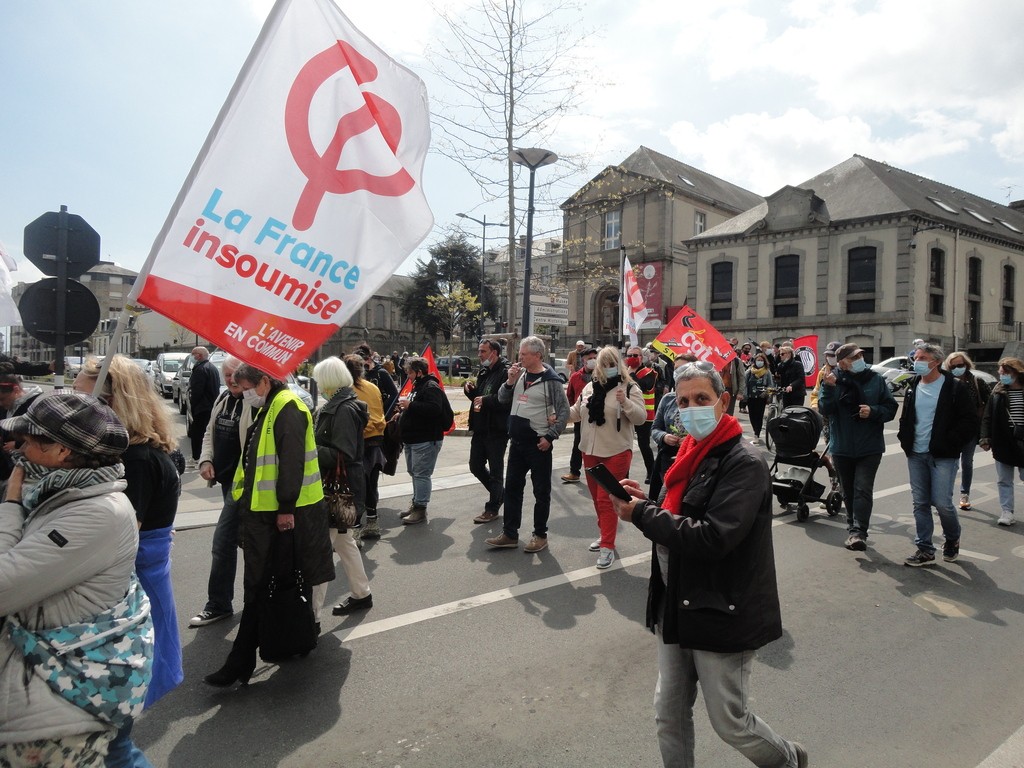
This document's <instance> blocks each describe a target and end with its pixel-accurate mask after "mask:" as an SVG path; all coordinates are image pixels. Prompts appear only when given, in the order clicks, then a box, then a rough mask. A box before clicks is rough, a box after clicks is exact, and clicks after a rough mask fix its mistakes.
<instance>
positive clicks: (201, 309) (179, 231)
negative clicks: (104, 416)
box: [129, 0, 433, 375]
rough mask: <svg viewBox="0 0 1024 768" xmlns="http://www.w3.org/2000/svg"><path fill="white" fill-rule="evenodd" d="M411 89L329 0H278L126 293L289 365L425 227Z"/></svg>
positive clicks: (411, 80)
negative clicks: (139, 273)
mask: <svg viewBox="0 0 1024 768" xmlns="http://www.w3.org/2000/svg"><path fill="white" fill-rule="evenodd" d="M429 143H430V118H429V111H428V107H427V95H426V89H425V87H424V85H423V83H422V81H421V80H420V79H419V78H418V77H417V76H416V75H415V74H413V73H412V72H411V71H409V70H407V69H405V68H404V67H402V66H401V65H399V64H398V63H396V62H395V61H394V60H392V59H391V58H389V57H388V56H387V54H385V53H384V52H383V51H382V50H380V48H378V47H377V46H376V45H375V44H374V43H373V42H372V41H370V40H369V39H368V38H366V37H365V36H364V35H363V34H362V33H361V32H359V30H358V29H356V28H355V27H354V26H353V25H352V23H351V22H350V21H349V20H348V19H347V18H346V17H345V15H344V14H343V13H342V12H341V11H340V10H339V9H338V7H337V6H336V5H335V4H334V3H333V2H331V0H278V1H277V3H276V4H275V5H274V7H273V10H271V12H270V15H269V17H268V18H267V21H266V24H264V26H263V30H262V31H261V32H260V35H259V38H258V39H257V40H256V43H255V45H254V46H253V49H252V51H251V52H250V54H249V57H248V59H247V60H246V62H245V64H244V65H243V67H242V71H241V72H240V73H239V75H238V78H237V80H236V81H235V84H234V86H233V87H232V89H231V92H230V93H229V95H228V98H227V101H226V102H225V104H224V106H223V107H222V108H221V111H220V114H219V115H218V117H217V120H216V122H215V123H214V126H213V128H212V130H211V131H210V134H209V136H208V137H207V139H206V143H205V144H204V145H203V148H202V150H201V151H200V153H199V156H198V158H196V161H195V164H194V165H193V167H192V170H191V172H190V173H189V175H188V177H187V178H186V180H185V183H184V185H183V187H182V189H181V192H179V194H178V198H177V200H175V202H174V206H173V207H172V209H171V212H170V214H169V215H168V218H167V220H166V222H165V223H164V226H163V228H162V229H161V231H160V234H159V235H158V236H157V238H156V241H155V242H154V244H153V248H152V251H151V252H150V255H149V259H148V260H147V262H146V266H145V267H144V268H143V273H142V275H141V276H140V279H139V280H138V281H136V287H135V289H134V291H133V295H132V297H131V299H130V300H129V303H131V302H132V300H137V301H138V302H139V303H141V304H144V305H145V306H147V307H150V308H152V309H154V310H156V311H157V312H159V313H161V314H163V315H166V316H167V317H169V318H171V319H172V320H174V321H175V322H177V323H179V324H181V325H183V326H185V327H186V328H188V329H189V330H191V331H193V332H195V333H198V334H200V335H201V336H204V337H205V338H207V339H209V340H210V341H212V342H213V343H214V344H216V345H217V346H218V347H221V348H223V349H225V350H227V351H228V352H230V353H231V354H233V355H235V356H237V357H238V358H240V359H242V360H244V361H245V362H247V363H250V364H252V365H254V366H256V367H258V368H260V369H262V370H265V371H267V372H268V373H271V374H274V375H284V374H286V373H288V372H291V371H292V370H294V369H295V367H296V366H297V365H299V363H301V362H302V361H303V360H304V359H306V357H308V356H309V355H310V354H311V353H312V352H313V351H314V350H315V349H316V348H317V347H318V346H320V344H321V343H322V342H323V341H324V340H326V339H327V338H328V337H329V336H330V335H331V334H332V333H333V332H334V331H335V329H336V327H337V326H339V325H342V324H344V323H345V322H346V321H347V320H348V319H349V318H350V317H351V316H352V314H353V313H354V312H355V311H356V310H357V309H358V308H359V307H360V306H361V305H362V304H363V303H364V301H365V300H366V299H367V298H369V297H370V296H371V295H372V294H373V292H374V291H375V290H376V289H377V288H379V287H380V286H381V285H382V284H383V283H384V281H385V280H386V279H387V278H388V277H390V276H391V275H392V274H394V272H395V269H396V268H397V267H398V265H399V264H401V262H402V261H403V260H404V259H405V258H406V257H407V256H408V255H409V254H410V253H411V252H412V251H413V249H414V248H415V247H416V246H417V245H419V243H420V242H421V241H422V240H423V238H424V237H426V235H427V234H428V233H429V232H430V229H431V227H432V226H433V216H432V214H431V212H430V207H429V206H428V205H427V201H426V198H425V196H424V194H423V188H422V183H421V176H422V171H423V162H424V159H425V157H426V152H427V148H428V145H429Z"/></svg>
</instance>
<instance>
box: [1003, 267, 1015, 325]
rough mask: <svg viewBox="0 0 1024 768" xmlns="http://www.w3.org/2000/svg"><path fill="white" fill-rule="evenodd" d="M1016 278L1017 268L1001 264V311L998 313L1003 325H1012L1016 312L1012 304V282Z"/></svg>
mask: <svg viewBox="0 0 1024 768" xmlns="http://www.w3.org/2000/svg"><path fill="white" fill-rule="evenodd" d="M1016 278H1017V270H1016V269H1014V268H1013V266H1012V265H1010V264H1006V265H1004V266H1003V304H1002V311H1001V313H1000V320H1001V321H1002V323H1003V325H1013V321H1014V318H1015V316H1016V314H1017V312H1016V307H1015V306H1014V296H1015V292H1014V287H1013V283H1014V281H1015V280H1016Z"/></svg>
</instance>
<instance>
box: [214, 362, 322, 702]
mask: <svg viewBox="0 0 1024 768" xmlns="http://www.w3.org/2000/svg"><path fill="white" fill-rule="evenodd" d="M234 378H235V381H236V382H238V385H239V386H240V387H241V388H242V398H243V402H245V404H246V405H249V406H252V407H253V408H259V409H260V410H259V412H258V413H257V414H256V419H255V421H254V422H253V424H252V426H251V427H250V428H249V431H248V433H247V434H246V442H245V445H244V447H243V449H242V459H241V461H240V462H239V464H238V467H237V468H236V470H235V477H234V480H233V482H232V491H231V496H232V498H233V499H234V500H235V501H236V502H237V503H238V510H239V528H240V529H241V533H240V535H239V539H240V541H241V544H242V562H243V571H242V585H243V590H244V592H243V599H242V616H241V618H240V619H239V623H238V634H237V635H235V641H234V643H233V644H232V646H231V652H230V653H229V654H228V658H227V660H226V661H225V663H224V665H223V666H222V667H221V668H220V669H218V670H217V671H216V672H213V673H211V674H209V675H206V677H204V678H203V680H204V682H206V683H207V684H209V685H213V686H216V687H218V688H226V687H228V686H230V685H233V684H234V683H236V682H240V683H242V684H243V685H245V684H247V683H248V682H249V678H250V677H251V676H252V673H253V670H255V668H256V651H257V650H258V648H259V634H260V625H259V621H260V617H259V613H260V611H259V605H258V600H259V599H260V596H261V595H260V587H261V586H262V585H264V584H265V583H266V580H267V578H268V576H269V571H270V569H272V568H274V567H275V566H277V565H278V564H277V563H276V562H275V561H274V560H275V557H274V553H275V550H277V549H283V548H285V547H287V548H288V549H292V554H293V556H294V558H295V568H296V569H298V570H301V571H302V573H303V576H304V578H305V583H306V584H308V585H312V586H313V587H314V588H316V587H317V586H318V585H320V584H323V583H324V582H327V581H333V579H334V553H333V551H332V549H331V534H330V528H329V526H328V522H327V510H326V509H325V507H324V504H323V498H324V491H323V484H322V483H321V480H320V468H319V463H318V461H317V450H316V440H315V439H314V436H313V417H312V415H311V414H310V412H309V409H308V408H306V406H305V404H304V403H303V402H302V400H300V399H299V397H298V395H296V394H295V393H294V392H292V391H291V390H290V389H289V388H288V385H287V383H286V382H284V381H282V380H281V379H276V378H274V377H272V376H270V374H268V373H266V372H264V371H261V370H260V369H258V368H255V367H253V366H251V365H249V364H247V363H243V364H242V365H240V366H238V368H237V369H235V376H234ZM314 619H315V621H316V622H317V623H319V617H316V616H315V617H314Z"/></svg>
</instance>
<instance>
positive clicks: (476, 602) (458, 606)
mask: <svg viewBox="0 0 1024 768" xmlns="http://www.w3.org/2000/svg"><path fill="white" fill-rule="evenodd" d="M518 554H519V556H520V557H522V556H523V553H522V552H519V553H518ZM510 556H511V557H515V556H516V555H514V554H510ZM650 559H651V553H650V552H644V553H642V554H639V555H632V556H631V557H626V558H623V559H622V560H616V561H615V562H614V563H613V564H612V565H611V567H609V568H605V569H604V571H603V573H608V572H611V571H614V570H621V569H622V568H628V567H629V566H631V565H637V564H639V563H643V562H646V561H649V560H650ZM601 573H602V571H600V570H598V569H597V568H596V567H595V566H590V567H588V568H579V569H577V570H575V571H569V572H568V573H560V574H558V575H556V576H549V577H547V578H546V579H538V580H537V581H530V582H527V583H525V584H516V585H515V586H512V587H506V588H505V589H497V590H495V591H493V592H486V593H484V594H482V595H475V596H473V597H467V598H464V599H462V600H453V601H452V602H450V603H444V604H443V605H435V606H433V607H431V608H424V609H422V610H419V611H412V612H411V613H405V614H402V615H401V616H392V617H391V618H390V619H381V620H380V621H372V622H369V623H367V624H360V625H359V626H358V627H353V628H352V629H350V630H347V631H346V630H340V631H337V632H334V633H333V634H334V635H335V636H336V637H338V638H340V639H341V640H342V641H345V640H358V639H359V638H361V637H369V636H370V635H377V634H380V633H381V632H387V631H388V630H391V629H398V628H399V627H407V626H409V625H410V624H419V623H420V622H423V621H429V620H430V619H436V618H439V617H441V616H448V615H449V614H452V613H459V612H460V611H468V610H469V609H471V608H481V607H483V606H485V605H491V604H493V603H499V602H501V601H502V600H510V599H512V598H514V597H519V596H521V595H528V594H530V593H532V592H539V591H541V590H542V589H548V588H549V587H560V586H562V585H563V584H572V583H573V582H577V581H582V580H583V579H589V578H591V577H594V576H600V575H601Z"/></svg>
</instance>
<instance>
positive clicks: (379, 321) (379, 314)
mask: <svg viewBox="0 0 1024 768" xmlns="http://www.w3.org/2000/svg"><path fill="white" fill-rule="evenodd" d="M384 314H385V313H384V305H383V304H378V305H377V307H376V309H374V311H373V325H374V327H376V328H384V327H386V324H385V322H384Z"/></svg>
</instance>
